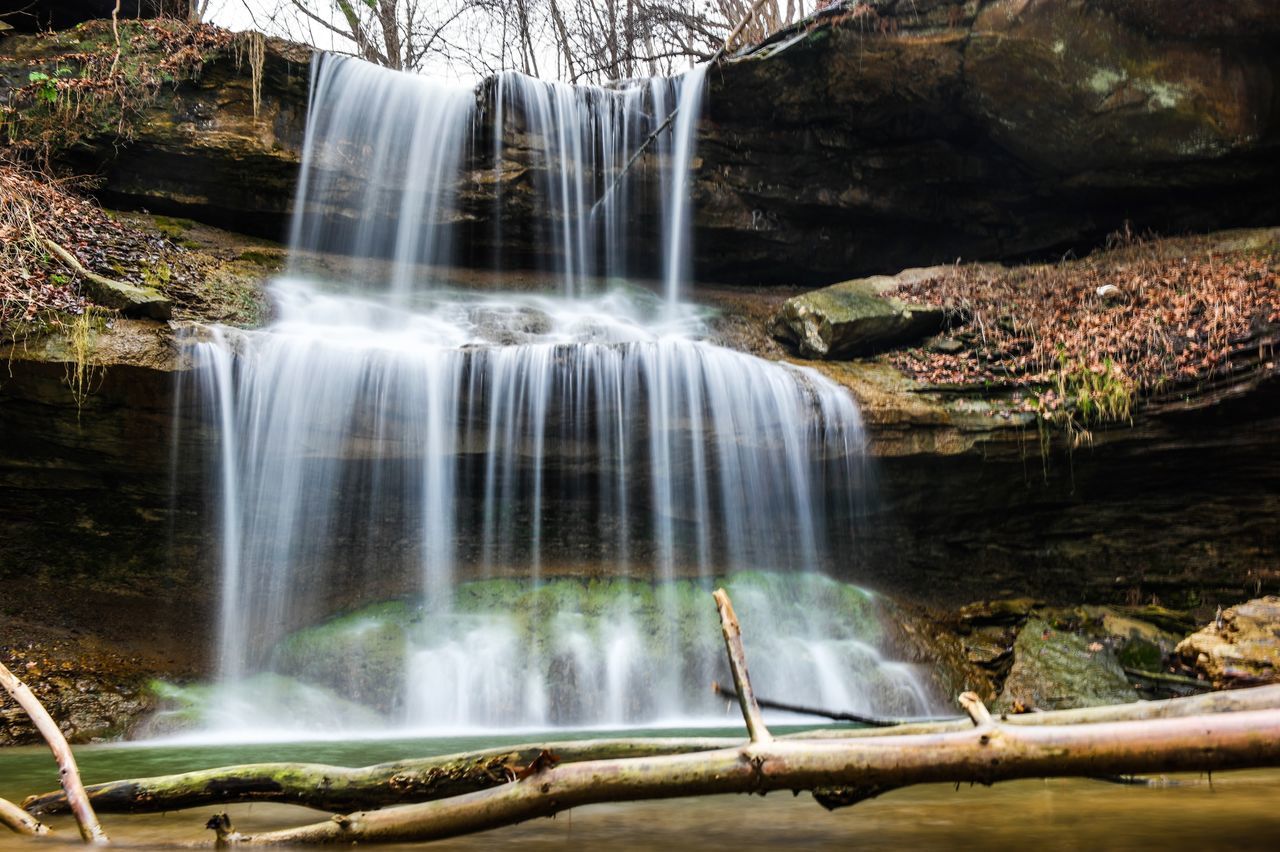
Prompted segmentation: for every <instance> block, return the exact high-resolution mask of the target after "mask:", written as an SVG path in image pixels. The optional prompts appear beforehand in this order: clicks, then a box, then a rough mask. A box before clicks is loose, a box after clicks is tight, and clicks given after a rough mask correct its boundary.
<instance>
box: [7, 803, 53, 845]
mask: <svg viewBox="0 0 1280 852" xmlns="http://www.w3.org/2000/svg"><path fill="white" fill-rule="evenodd" d="M0 825H3V826H4V827H5V828H7V829H9V830H10V831H12V832H13V833H15V834H25V835H27V836H29V837H38V836H40V835H42V834H48V833H49V827H48V826H46V825H45V824H44V823H42V822H40V821H39V820H38V819H36V818H35V817H33V816H31V815H30V814H29V813H27V812H26V811H24V810H23V809H22V808H20V807H18V806H17V805H15V804H14V803H13V802H11V801H9V800H8V799H0Z"/></svg>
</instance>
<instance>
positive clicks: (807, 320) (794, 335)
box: [773, 270, 945, 358]
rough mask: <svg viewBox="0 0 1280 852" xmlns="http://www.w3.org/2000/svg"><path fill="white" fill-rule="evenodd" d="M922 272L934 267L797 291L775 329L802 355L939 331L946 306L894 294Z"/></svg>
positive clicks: (876, 348)
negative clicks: (799, 293) (912, 301)
mask: <svg viewBox="0 0 1280 852" xmlns="http://www.w3.org/2000/svg"><path fill="white" fill-rule="evenodd" d="M921 273H923V274H926V275H927V274H928V270H920V271H916V270H911V271H908V272H904V273H902V274H901V275H898V276H892V277H890V276H884V275H881V276H876V277H874V278H860V279H857V280H855V281H845V282H843V283H841V284H832V285H831V286H830V287H824V288H823V289H821V290H815V291H813V292H812V293H805V294H804V295H802V296H793V297H791V298H790V299H787V301H786V302H784V303H783V305H782V310H780V311H779V312H778V316H777V317H776V318H775V319H774V322H773V334H774V336H775V337H777V338H778V339H779V340H782V341H785V342H786V343H789V344H791V345H792V346H794V347H795V349H796V352H797V353H798V354H799V355H800V357H802V358H847V357H850V356H853V355H865V354H868V353H873V352H880V351H883V350H885V349H889V348H892V347H894V346H898V345H900V344H903V343H911V342H913V341H915V340H919V339H920V338H922V337H927V336H929V335H931V334H936V333H937V332H938V331H940V330H941V329H942V324H943V320H944V319H945V317H944V312H943V310H942V309H941V308H937V307H931V306H927V305H913V304H908V303H907V302H903V301H902V300H900V299H896V298H894V296H893V289H894V288H895V287H897V286H898V285H899V284H900V283H901V282H902V281H903V280H904V279H905V278H907V277H910V276H911V275H913V274H921Z"/></svg>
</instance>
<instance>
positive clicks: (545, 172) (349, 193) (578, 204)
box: [290, 54, 705, 300]
mask: <svg viewBox="0 0 1280 852" xmlns="http://www.w3.org/2000/svg"><path fill="white" fill-rule="evenodd" d="M704 75H705V69H704V68H701V67H700V68H697V69H695V70H693V71H690V72H689V73H688V74H686V75H684V76H683V77H679V78H673V79H664V78H655V79H652V80H648V81H642V82H635V83H630V84H627V85H623V86H620V87H618V88H598V87H590V86H571V85H567V84H564V83H546V82H543V81H540V80H534V79H531V78H529V77H525V76H523V75H521V74H516V73H508V74H503V75H500V76H499V77H497V78H496V80H494V81H493V82H492V83H491V84H490V86H489V89H488V91H489V93H490V97H489V100H488V102H486V103H485V104H484V105H483V106H479V105H478V104H477V100H476V94H475V93H474V92H473V91H472V90H471V89H470V88H468V87H465V86H460V85H457V84H452V85H451V84H446V83H441V82H438V81H435V80H431V79H429V78H426V77H421V76H418V75H414V74H404V73H400V72H396V71H388V70H387V69H384V68H379V67H377V66H374V65H371V64H369V63H366V62H361V61H359V60H354V59H348V58H344V57H339V56H334V55H328V54H326V55H322V56H320V57H319V58H318V59H317V60H316V61H315V63H314V64H313V79H312V104H313V106H312V109H311V112H310V116H309V119H308V122H307V137H306V139H307V141H306V144H305V146H304V148H303V156H302V169H301V174H300V178H299V182H298V193H297V202H296V204H295V215H294V217H293V225H292V228H291V230H290V245H291V248H292V249H293V250H294V251H295V252H312V251H315V252H333V253H338V254H344V255H351V256H354V257H356V258H371V259H372V258H376V259H378V260H380V261H381V260H387V261H390V262H389V263H384V262H369V263H366V264H363V265H361V266H357V268H356V269H355V270H354V271H353V273H352V278H353V279H354V280H355V281H358V282H361V283H362V284H363V285H365V286H377V287H381V288H385V289H388V290H390V292H391V293H392V294H393V295H394V296H395V297H397V298H398V299H400V300H404V299H406V298H407V297H408V296H409V295H411V294H412V293H413V292H414V291H416V290H420V289H427V288H430V287H432V286H433V285H436V284H438V281H433V277H434V276H435V275H438V274H439V273H438V272H434V271H433V269H434V270H438V269H439V268H440V267H447V266H448V265H450V263H451V262H453V261H454V260H455V257H456V250H457V249H458V245H457V243H458V236H459V234H460V233H461V232H460V231H459V229H458V228H456V227H455V226H457V225H459V224H461V223H463V222H465V221H466V220H467V219H468V218H469V217H470V216H471V214H470V213H469V211H468V210H467V208H466V205H464V204H463V201H462V199H461V198H460V196H461V195H465V194H466V193H467V192H468V191H470V187H472V186H477V185H481V186H484V187H486V191H487V192H488V193H490V203H491V204H492V206H493V207H494V208H495V210H494V213H493V215H492V221H493V223H494V230H493V232H492V233H491V234H489V235H488V239H489V240H490V241H491V242H492V244H493V245H495V246H501V245H502V244H503V243H504V241H505V240H507V239H510V238H512V237H514V236H516V235H514V234H504V233H503V232H502V224H501V223H502V221H503V217H502V215H501V212H500V211H501V208H502V207H503V206H504V205H505V204H508V203H512V202H513V201H518V203H520V204H521V205H522V206H524V205H532V206H534V207H536V208H537V209H538V210H539V211H540V215H539V217H538V220H539V221H538V222H536V223H530V227H531V228H532V229H533V231H531V233H533V232H536V237H533V238H534V239H540V240H546V241H548V242H549V243H550V244H551V245H552V246H554V248H555V250H554V251H553V252H551V253H549V254H548V256H547V258H546V261H547V263H548V265H549V269H548V271H550V272H552V273H554V274H555V275H556V276H557V277H559V278H560V280H561V281H562V282H563V291H564V293H565V294H566V295H581V294H583V293H585V292H588V291H589V290H590V288H591V282H593V281H596V280H599V279H602V278H605V279H607V278H610V277H617V276H621V275H624V274H625V273H626V272H627V270H628V269H630V268H632V265H633V264H632V263H631V262H630V261H631V260H633V259H631V258H629V257H628V253H629V252H630V251H633V250H634V243H635V240H634V233H633V230H634V228H635V227H636V225H637V223H638V222H646V223H650V224H651V225H655V226H656V227H657V228H658V230H659V232H660V234H661V236H660V240H659V242H660V245H661V246H662V251H661V262H660V264H653V263H647V264H645V265H647V266H648V267H649V268H650V269H653V270H654V271H660V272H661V275H662V278H663V281H664V284H665V290H666V294H667V296H668V298H672V299H674V298H676V297H677V296H678V290H679V283H680V281H681V280H683V279H686V278H687V277H688V271H689V236H688V235H689V224H690V218H689V217H690V214H689V191H688V180H689V178H688V173H689V169H690V166H691V163H692V159H693V147H694V130H695V128H696V126H697V120H698V117H699V110H700V107H701V100H702V89H703V85H704ZM486 113H487V115H486ZM486 131H487V132H488V135H489V136H488V138H485V132H486ZM534 146H536V147H534ZM642 148H644V149H646V151H648V152H649V153H651V154H652V155H654V156H656V157H657V158H658V159H659V160H660V161H661V162H662V163H664V164H665V166H666V167H665V168H664V169H662V170H661V178H660V183H659V186H658V187H656V188H655V187H653V186H652V185H650V184H645V183H643V182H638V181H635V180H632V179H631V178H632V177H634V176H633V175H631V173H630V171H631V170H630V169H628V166H629V165H631V166H633V167H634V168H635V169H636V173H637V174H638V173H639V172H640V171H642V170H643V169H644V168H645V167H646V166H645V164H644V163H642V162H637V163H632V158H633V156H634V155H635V154H636V152H638V151H640V150H641V149H642ZM649 149H651V150H649ZM531 158H532V160H533V161H536V164H537V165H536V168H535V170H534V171H535V175H536V177H535V179H534V180H533V181H532V183H529V182H527V181H518V180H517V178H519V177H520V176H521V172H522V170H523V167H522V166H520V165H518V163H519V162H525V163H529V162H530V159H531ZM478 162H484V163H486V164H487V165H484V166H480V167H479V168H477V163H478ZM633 184H637V188H635V189H633ZM655 189H656V191H654V190H655ZM642 190H646V191H642ZM520 238H521V239H522V240H527V239H530V234H523V235H520ZM498 254H499V255H501V254H502V252H498Z"/></svg>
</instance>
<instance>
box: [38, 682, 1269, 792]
mask: <svg viewBox="0 0 1280 852" xmlns="http://www.w3.org/2000/svg"><path fill="white" fill-rule="evenodd" d="M735 695H736V693H735ZM1268 709H1280V685H1272V686H1259V687H1253V688H1250V689H1237V690H1230V691H1225V692H1214V693H1209V694H1206V695H1197V696H1192V697H1188V698H1171V699H1165V700H1161V701H1137V702H1134V703H1132V704H1117V705H1110V706H1106V707H1086V708H1082V709H1077V710H1053V711H1049V712H1045V713H1027V714H1022V715H1008V716H1003V717H1001V719H1000V721H1001V722H1002V723H1005V724H1009V725H1019V726H1021V725H1033V726H1034V725H1077V724H1088V723H1091V722H1108V721H1126V720H1127V721H1141V720H1145V719H1174V718H1183V717H1187V716H1199V715H1205V714H1213V713H1226V712H1239V711H1243V710H1268ZM971 727H972V723H971V722H970V720H969V719H968V717H959V718H957V719H955V720H951V721H944V722H920V723H910V724H903V725H899V726H897V727H893V728H839V729H831V730H816V731H804V732H800V733H796V734H783V735H781V736H779V737H778V739H782V740H815V739H817V740H844V739H862V738H866V737H878V736H885V735H893V736H904V735H912V734H939V733H954V732H962V731H967V730H969V729H970V728H971ZM742 742H743V740H742V739H741V738H740V737H702V738H686V737H677V738H666V739H611V740H580V741H576V742H575V741H570V742H544V743H529V744H522V745H514V746H508V747H505V748H495V749H489V750H486V751H478V752H467V753H461V754H450V755H442V756H439V757H428V758H421V759H417V760H400V761H393V762H390V763H381V764H375V765H372V766H365V767H360V768H348V767H340V766H327V765H324V764H308V763H258V764H246V765H241V766H227V767H219V768H216V769H207V770H200V771H197V772H185V773H180V774H175V775H163V776H157V777H152V778H133V779H124V780H120V781H110V782H107V783H104V784H95V785H92V786H90V787H89V788H87V790H88V796H89V801H90V802H92V804H93V806H94V808H95V809H97V810H98V811H99V812H101V813H161V812H164V811H175V810H182V809H184V808H193V807H201V806H206V805H229V804H237V803H245V802H277V803H282V804H293V805H302V806H305V807H310V808H314V809H316V810H321V811H330V812H345V811H354V810H373V809H376V808H383V807H390V806H393V805H401V804H411V803H417V802H427V801H433V800H435V799H442V798H447V797H449V796H456V795H460V794H464V793H471V792H475V791H477V790H483V789H488V788H490V787H496V786H499V785H501V784H504V783H506V782H507V781H508V776H507V769H508V768H509V767H513V766H527V765H528V764H529V763H530V762H532V761H533V759H534V758H535V757H536V756H537V755H538V754H539V752H541V751H542V750H544V749H545V750H548V751H551V752H554V753H555V754H556V755H557V756H558V757H559V758H560V760H561V763H566V764H567V763H577V762H581V761H584V760H599V759H616V758H626V757H657V756H660V755H667V754H687V753H694V752H701V751H713V750H717V749H725V748H732V747H735V746H739V745H741V744H742ZM22 804H23V807H24V808H26V809H27V811H28V812H30V813H32V814H35V815H44V814H59V813H65V812H66V811H67V800H66V796H65V794H64V793H62V792H61V791H55V792H49V793H43V794H40V795H37V796H31V797H28V798H27V799H26V800H25V801H24V802H23V803H22Z"/></svg>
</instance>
